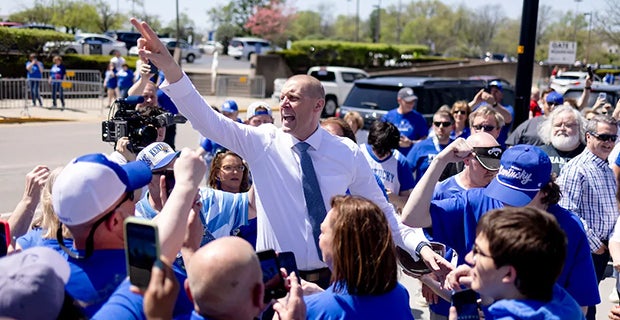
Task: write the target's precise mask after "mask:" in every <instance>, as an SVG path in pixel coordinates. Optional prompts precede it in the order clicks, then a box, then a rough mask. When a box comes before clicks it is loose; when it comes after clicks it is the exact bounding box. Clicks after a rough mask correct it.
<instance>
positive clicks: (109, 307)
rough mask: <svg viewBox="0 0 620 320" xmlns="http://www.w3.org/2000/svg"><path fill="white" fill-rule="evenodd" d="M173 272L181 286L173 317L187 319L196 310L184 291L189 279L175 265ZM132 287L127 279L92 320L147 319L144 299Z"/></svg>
mask: <svg viewBox="0 0 620 320" xmlns="http://www.w3.org/2000/svg"><path fill="white" fill-rule="evenodd" d="M172 270H173V271H174V275H175V276H176V278H177V281H179V284H180V286H181V290H179V294H178V296H177V300H176V304H175V305H174V311H173V313H172V315H173V317H174V318H175V319H177V318H187V315H189V314H191V312H192V310H194V304H193V303H192V302H191V301H190V300H189V298H188V297H187V294H186V292H185V290H183V283H184V282H185V279H187V275H186V274H185V272H184V271H183V270H181V269H180V268H178V267H177V266H175V265H173V266H172ZM130 286H131V283H130V282H129V279H125V280H124V281H123V282H122V283H121V284H120V285H119V286H118V289H116V291H114V293H113V294H112V295H111V296H110V299H108V301H107V302H106V303H105V304H104V305H103V306H102V307H101V309H99V311H98V312H97V313H96V314H95V315H94V316H93V317H92V319H106V320H107V319H123V320H131V319H135V320H143V319H146V316H145V315H144V298H143V297H142V296H141V295H139V294H135V293H132V292H131V291H129V287H130Z"/></svg>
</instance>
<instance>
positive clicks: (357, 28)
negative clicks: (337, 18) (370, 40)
mask: <svg viewBox="0 0 620 320" xmlns="http://www.w3.org/2000/svg"><path fill="white" fill-rule="evenodd" d="M356 7H357V8H356V9H355V42H359V41H360V0H357V4H356Z"/></svg>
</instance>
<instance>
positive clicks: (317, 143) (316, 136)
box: [289, 126, 330, 150]
mask: <svg viewBox="0 0 620 320" xmlns="http://www.w3.org/2000/svg"><path fill="white" fill-rule="evenodd" d="M325 134H330V133H329V132H327V131H325V129H323V128H321V126H318V128H317V129H316V130H315V131H314V133H312V134H311V135H310V136H309V137H308V138H307V139H306V140H304V142H305V143H307V144H309V145H310V146H311V147H312V148H313V149H314V150H319V148H320V147H321V141H322V140H323V135H325ZM289 136H290V137H291V140H290V143H291V146H290V147H291V148H292V147H293V146H294V145H296V144H297V143H299V142H301V141H300V140H298V139H297V138H295V137H293V136H292V135H289Z"/></svg>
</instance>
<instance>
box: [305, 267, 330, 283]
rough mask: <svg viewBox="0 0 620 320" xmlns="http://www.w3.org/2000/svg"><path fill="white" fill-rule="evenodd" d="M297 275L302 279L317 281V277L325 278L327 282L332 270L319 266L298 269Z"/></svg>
mask: <svg viewBox="0 0 620 320" xmlns="http://www.w3.org/2000/svg"><path fill="white" fill-rule="evenodd" d="M299 276H300V277H301V278H302V279H304V280H306V281H310V282H317V281H319V279H326V280H327V281H328V282H329V279H330V278H331V276H332V272H331V271H330V270H329V268H321V269H314V270H308V271H303V270H299Z"/></svg>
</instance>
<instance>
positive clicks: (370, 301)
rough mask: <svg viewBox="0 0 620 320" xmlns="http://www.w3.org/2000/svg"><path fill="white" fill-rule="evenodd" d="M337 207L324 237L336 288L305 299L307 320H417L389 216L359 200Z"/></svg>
mask: <svg viewBox="0 0 620 320" xmlns="http://www.w3.org/2000/svg"><path fill="white" fill-rule="evenodd" d="M331 206H332V208H331V210H330V211H329V212H328V213H327V216H326V217H325V220H324V221H323V223H322V224H321V235H320V236H319V247H320V249H321V252H322V255H323V261H325V263H326V264H327V266H328V267H329V269H330V270H331V272H332V276H331V285H330V286H329V287H328V288H327V289H326V290H325V291H323V292H320V293H315V294H312V295H309V296H306V297H305V299H304V300H305V302H306V307H307V318H308V319H362V320H363V319H381V318H384V319H413V316H412V315H411V310H410V309H409V294H408V293H407V290H406V289H405V288H404V287H403V286H402V285H401V284H399V283H398V269H397V268H398V266H397V262H396V253H395V247H394V242H393V241H392V235H391V233H390V227H389V225H388V222H387V219H386V217H385V215H384V214H383V211H382V210H381V209H380V208H379V207H378V206H377V205H376V204H374V203H373V202H372V201H370V200H367V199H365V198H363V197H359V196H335V197H334V198H332V201H331Z"/></svg>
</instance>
